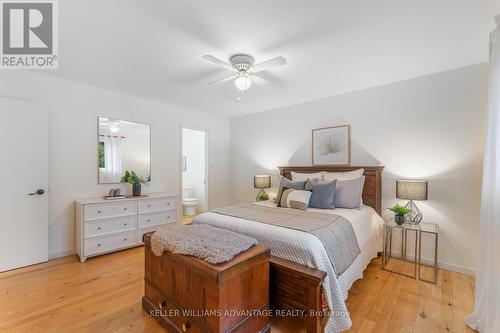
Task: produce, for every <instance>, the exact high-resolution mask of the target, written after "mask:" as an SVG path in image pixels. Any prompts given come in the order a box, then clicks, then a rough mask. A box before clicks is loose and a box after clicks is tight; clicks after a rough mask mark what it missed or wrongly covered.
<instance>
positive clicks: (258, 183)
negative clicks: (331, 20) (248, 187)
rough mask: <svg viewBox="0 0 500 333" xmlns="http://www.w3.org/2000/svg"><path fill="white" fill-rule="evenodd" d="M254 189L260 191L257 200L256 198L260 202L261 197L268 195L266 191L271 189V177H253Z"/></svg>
mask: <svg viewBox="0 0 500 333" xmlns="http://www.w3.org/2000/svg"><path fill="white" fill-rule="evenodd" d="M253 187H254V188H258V189H260V191H259V193H258V194H257V198H256V200H257V201H260V197H261V195H262V194H264V193H266V191H264V189H265V188H270V187H271V176H268V175H256V176H253Z"/></svg>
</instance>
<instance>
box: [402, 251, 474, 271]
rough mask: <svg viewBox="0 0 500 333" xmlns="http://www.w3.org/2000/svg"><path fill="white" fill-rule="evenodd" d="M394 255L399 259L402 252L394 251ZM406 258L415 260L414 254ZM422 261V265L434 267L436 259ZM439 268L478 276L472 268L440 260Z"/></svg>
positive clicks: (423, 259)
mask: <svg viewBox="0 0 500 333" xmlns="http://www.w3.org/2000/svg"><path fill="white" fill-rule="evenodd" d="M392 253H393V256H395V257H396V258H395V259H397V256H400V255H401V252H400V251H392ZM406 256H407V257H408V259H409V260H414V259H413V258H414V256H413V254H409V253H408V254H407V255H406ZM421 261H422V264H425V265H432V264H433V263H434V259H431V258H422V259H421ZM438 267H439V268H441V269H446V270H448V271H452V272H457V273H463V274H467V275H471V276H476V270H475V269H473V268H470V267H464V266H460V265H455V264H451V263H448V262H444V261H439V260H438Z"/></svg>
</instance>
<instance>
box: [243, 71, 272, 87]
mask: <svg viewBox="0 0 500 333" xmlns="http://www.w3.org/2000/svg"><path fill="white" fill-rule="evenodd" d="M259 74H260V72H251V73H248V75H249V76H250V78H251V79H252V82H254V83H255V84H258V85H266V84H269V83H270V82H269V81H267V80H266V79H265V78H263V77H262V76H261V75H259Z"/></svg>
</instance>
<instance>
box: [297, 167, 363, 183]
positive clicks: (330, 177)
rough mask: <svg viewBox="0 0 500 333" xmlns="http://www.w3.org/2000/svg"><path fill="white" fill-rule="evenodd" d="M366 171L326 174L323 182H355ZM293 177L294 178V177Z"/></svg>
mask: <svg viewBox="0 0 500 333" xmlns="http://www.w3.org/2000/svg"><path fill="white" fill-rule="evenodd" d="M364 172H365V169H357V170H353V171H346V172H324V173H323V180H326V181H334V180H354V179H358V178H361V177H363V173H364ZM292 177H293V176H292Z"/></svg>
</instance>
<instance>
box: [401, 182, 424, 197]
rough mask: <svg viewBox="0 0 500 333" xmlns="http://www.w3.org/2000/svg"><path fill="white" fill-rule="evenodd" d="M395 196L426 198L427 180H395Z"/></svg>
mask: <svg viewBox="0 0 500 333" xmlns="http://www.w3.org/2000/svg"><path fill="white" fill-rule="evenodd" d="M396 198H398V199H407V200H427V181H426V180H397V181H396Z"/></svg>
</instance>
